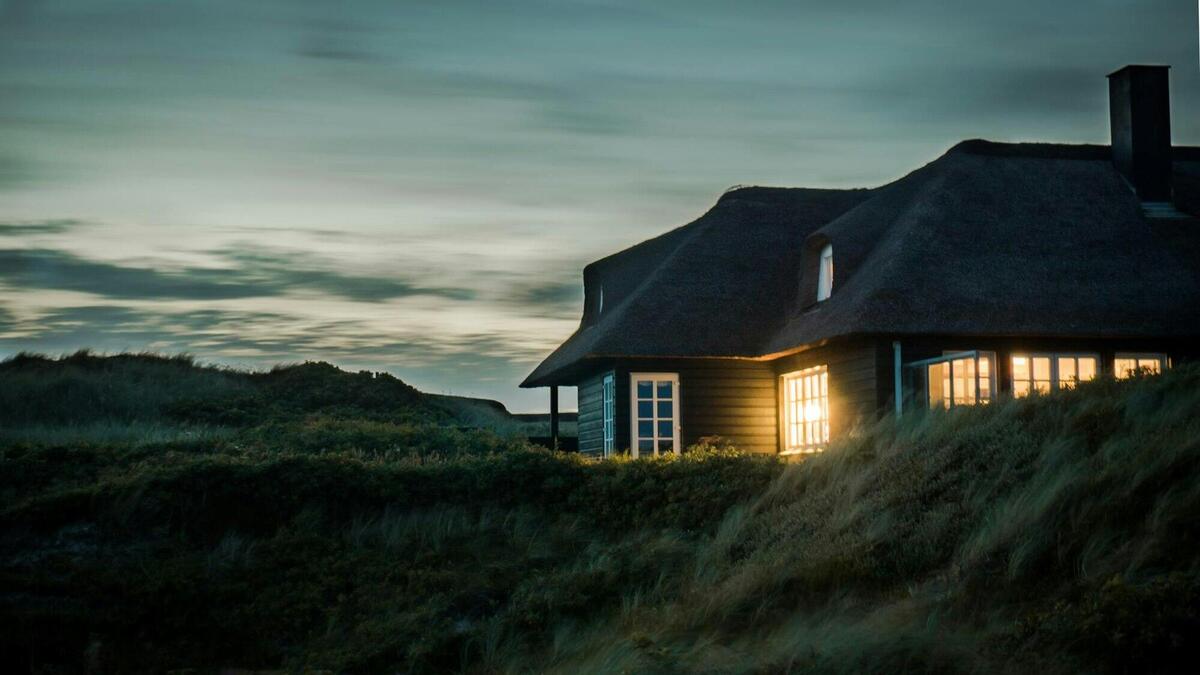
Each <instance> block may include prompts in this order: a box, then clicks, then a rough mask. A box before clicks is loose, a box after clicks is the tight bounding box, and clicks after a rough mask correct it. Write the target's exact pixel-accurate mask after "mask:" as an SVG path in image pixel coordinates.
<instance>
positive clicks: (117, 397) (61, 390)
mask: <svg viewBox="0 0 1200 675" xmlns="http://www.w3.org/2000/svg"><path fill="white" fill-rule="evenodd" d="M484 411H486V413H485V412H484ZM427 426H435V427H458V428H478V429H487V430H490V431H495V432H497V433H500V434H504V435H508V436H512V435H525V436H536V435H543V434H542V432H543V431H544V428H548V423H544V424H542V423H538V422H534V423H529V422H527V421H524V420H522V419H521V418H520V417H519V416H515V415H512V414H510V413H509V412H508V410H506V409H505V408H504V406H503V405H501V404H500V403H499V402H497V401H488V400H483V399H472V398H465V397H457V396H438V395H433V394H425V393H422V392H420V391H418V390H416V389H415V388H413V387H411V386H409V385H407V384H405V383H404V382H402V381H400V380H399V379H397V378H395V377H393V376H392V375H389V374H387V373H372V372H367V371H363V372H358V373H349V372H346V371H343V370H340V369H338V368H336V367H334V366H332V365H330V364H328V363H311V362H310V363H304V364H298V365H290V366H277V367H275V368H273V369H272V370H269V371H266V372H247V371H240V370H233V369H228V368H220V367H214V366H202V365H199V364H197V363H195V362H194V361H193V360H192V358H191V357H189V356H174V357H167V356H158V355H154V354H120V355H115V356H97V355H93V354H91V353H90V352H88V351H81V352H78V353H76V354H73V355H71V356H66V357H63V358H59V359H52V358H46V357H44V356H37V355H28V354H21V355H18V356H17V357H15V358H12V359H9V360H7V361H3V362H0V441H7V442H20V441H39V442H106V441H114V442H132V443H145V442H162V441H169V440H176V439H195V438H198V437H205V438H228V437H231V436H240V437H243V438H244V437H246V436H248V435H249V436H257V437H258V438H260V439H271V438H274V437H275V435H276V434H280V433H282V434H284V435H294V433H291V432H294V431H295V430H296V429H297V428H300V427H303V428H305V429H309V430H312V429H317V430H319V432H320V433H318V434H317V435H316V436H314V435H313V434H310V433H306V438H307V440H308V441H309V442H310V445H311V444H312V442H315V441H316V440H321V439H323V440H328V441H333V442H335V445H337V446H338V447H348V446H352V445H355V444H356V443H360V442H362V441H363V440H364V438H363V437H364V435H375V436H379V437H380V438H378V439H377V441H378V442H376V443H375V445H379V444H380V443H384V444H386V440H387V439H386V436H387V432H389V431H393V432H397V433H399V434H400V436H401V437H403V436H405V434H404V433H403V432H404V430H406V429H412V428H417V427H427ZM256 431H259V432H263V433H254V432H256ZM338 431H344V432H346V433H347V434H348V435H349V438H348V439H346V442H344V443H343V442H341V441H339V439H336V438H333V437H334V436H336V432H338ZM566 431H569V429H564V432H566Z"/></svg>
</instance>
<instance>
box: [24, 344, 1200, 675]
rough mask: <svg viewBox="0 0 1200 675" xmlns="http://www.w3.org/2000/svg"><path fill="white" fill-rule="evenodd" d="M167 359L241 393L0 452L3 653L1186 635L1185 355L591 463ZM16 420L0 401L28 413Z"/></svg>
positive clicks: (229, 661) (28, 659) (69, 659)
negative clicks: (1022, 392)
mask: <svg viewBox="0 0 1200 675" xmlns="http://www.w3.org/2000/svg"><path fill="white" fill-rule="evenodd" d="M189 368H191V369H192V370H200V371H202V374H200V375H196V377H197V378H204V382H206V383H207V384H205V385H204V386H208V387H211V389H210V390H208V391H210V392H213V393H212V396H213V400H225V401H235V400H238V401H240V400H245V401H247V403H246V404H245V405H244V406H242V407H241V408H239V409H240V410H245V411H253V412H254V414H260V412H261V411H262V410H264V409H265V410H269V411H270V414H269V415H268V417H269V419H268V420H267V422H266V423H264V424H247V423H246V422H245V421H244V420H243V421H237V419H233V420H230V418H228V417H227V416H224V415H223V411H222V410H221V409H220V408H219V407H218V406H210V405H204V403H203V401H201V400H199V397H196V398H193V399H191V400H194V401H195V404H194V405H192V406H189V407H188V408H187V409H186V410H185V411H183V412H181V411H180V409H179V408H177V407H174V406H173V405H168V404H164V403H163V402H162V401H163V400H164V397H161V396H158V395H157V394H155V395H152V394H151V393H148V392H145V393H144V394H143V395H144V396H145V401H144V402H143V403H140V404H138V407H135V408H131V407H130V406H129V405H128V404H127V403H124V404H121V405H116V404H112V405H113V408H112V410H113V411H122V410H130V409H133V410H155V411H156V412H155V413H154V414H153V415H148V414H136V415H127V416H126V417H124V418H119V417H118V413H117V412H113V413H110V414H109V415H108V416H107V417H106V416H105V415H92V416H91V417H88V415H87V414H85V413H84V412H82V411H80V414H79V417H78V418H81V419H89V421H90V422H94V423H101V422H104V421H105V420H106V419H109V418H118V419H121V420H122V421H127V422H138V423H145V424H150V423H161V420H163V419H176V418H174V417H171V416H173V415H181V416H182V418H181V419H183V420H185V422H184V423H185V424H191V425H194V426H195V428H197V429H204V430H211V429H225V430H226V431H225V432H223V433H220V434H218V433H211V434H209V435H204V434H203V433H201V434H198V435H195V436H193V437H184V436H177V437H172V438H167V439H165V440H163V439H158V440H151V441H138V442H127V441H124V440H120V439H117V440H106V439H101V440H98V441H97V440H93V441H88V442H84V441H82V440H79V441H70V442H62V441H60V440H58V439H54V438H49V437H48V438H45V439H37V438H33V437H26V438H24V439H22V440H19V441H9V442H8V443H6V444H5V445H4V446H2V447H3V448H4V449H3V450H0V624H2V625H3V626H4V627H5V630H3V631H0V657H3V658H5V659H6V660H7V661H8V662H9V663H10V664H12V665H14V666H15V667H16V669H19V670H21V671H28V670H31V669H32V670H33V671H35V672H50V671H53V672H83V671H86V670H87V669H89V668H91V669H92V671H93V672H146V671H166V670H172V669H196V672H207V671H215V670H216V669H219V668H223V667H237V668H257V669H268V668H282V669H286V670H293V671H300V670H313V669H325V670H329V671H335V672H472V673H493V672H561V673H577V672H662V673H670V672H696V671H699V672H735V673H752V672H754V673H756V672H863V671H867V672H881V673H882V672H887V673H891V672H912V671H917V672H980V671H981V672H1005V671H1007V672H1028V671H1030V670H1033V669H1035V668H1036V669H1037V670H1038V671H1040V672H1044V673H1057V672H1063V673H1066V672H1079V671H1091V672H1131V671H1138V672H1141V671H1157V672H1164V671H1166V672H1171V671H1179V670H1184V669H1186V670H1188V671H1191V670H1192V667H1193V664H1194V663H1195V662H1196V659H1197V657H1200V653H1198V652H1200V641H1198V640H1197V639H1196V638H1197V637H1200V567H1198V566H1200V556H1198V555H1197V552H1198V551H1200V480H1198V478H1200V368H1198V367H1181V368H1177V369H1175V370H1174V371H1171V372H1169V373H1167V374H1165V375H1163V376H1161V377H1152V378H1144V379H1136V380H1133V381H1128V382H1113V381H1097V382H1093V383H1088V384H1085V385H1083V386H1081V387H1080V388H1079V389H1078V390H1075V391H1067V392H1063V393H1061V394H1056V395H1054V396H1049V397H1043V398H1036V399H1026V400H1020V401H1006V402H1002V403H1000V404H997V405H992V406H987V407H980V408H976V409H956V410H954V411H951V412H948V413H937V414H932V415H927V416H909V417H906V418H905V419H904V420H902V421H900V422H895V421H892V420H885V421H883V422H881V423H879V424H878V425H876V426H874V427H873V428H870V429H863V430H861V432H859V433H858V434H856V435H855V436H854V437H853V438H851V439H849V440H847V441H846V442H843V443H841V444H839V445H837V446H835V447H833V448H831V449H830V450H829V451H828V452H826V453H825V454H824V455H821V456H817V457H815V458H813V459H811V460H809V461H806V462H804V463H802V464H797V465H788V466H784V465H782V464H780V463H778V462H776V461H774V460H773V459H769V458H755V457H748V456H741V455H739V454H738V453H736V452H734V451H731V450H728V449H722V448H713V447H709V448H697V449H694V451H693V452H691V453H689V454H687V455H685V456H684V457H682V458H679V459H666V460H636V461H631V460H616V461H610V462H601V463H588V462H585V461H583V460H581V459H579V458H578V457H575V456H571V455H564V454H556V453H551V452H548V451H544V450H540V449H535V448H530V447H527V446H526V445H525V444H524V443H522V442H521V441H520V440H518V439H506V438H503V437H499V436H495V435H494V434H491V433H488V432H483V431H465V430H459V429H455V428H453V427H452V425H447V424H443V423H441V422H439V420H443V419H444V418H443V417H441V415H444V414H446V413H445V411H444V410H443V411H442V412H440V413H439V412H438V411H436V410H434V411H430V410H427V409H426V408H425V407H423V405H424V402H423V401H422V400H421V397H420V395H417V397H416V398H415V399H413V401H414V403H413V405H411V406H410V408H411V409H408V410H401V409H399V407H395V406H391V405H382V404H381V405H379V406H375V407H372V406H371V405H366V404H364V405H362V406H361V409H360V410H355V407H356V406H358V403H357V400H358V398H357V397H360V396H361V397H365V400H371V395H369V394H366V393H361V390H359V391H360V393H357V394H354V395H353V396H354V397H355V399H354V401H353V402H351V403H347V400H348V398H347V397H348V396H349V394H346V393H344V392H339V391H337V390H336V389H331V391H330V393H328V394H319V395H318V394H316V393H314V394H313V399H312V400H311V401H304V402H296V401H295V400H293V399H287V398H286V397H284V396H282V395H280V396H275V397H268V399H267V400H266V401H256V399H255V395H254V393H253V388H251V390H249V391H238V390H237V388H238V387H240V386H242V385H238V384H227V383H222V378H225V377H227V376H228V373H225V372H224V371H215V370H207V369H194V368H192V367H191V366H188V367H187V368H184V367H183V366H182V365H181V369H182V370H183V371H188V370H189ZM3 373H4V371H3V369H2V367H0V385H2V386H0V389H3V390H4V393H3V394H0V395H2V396H4V397H5V399H4V402H5V403H8V402H13V401H20V400H31V399H34V398H36V397H37V396H42V397H44V398H43V400H46V401H48V402H53V401H54V400H55V399H54V398H53V394H52V393H45V392H52V391H53V389H52V387H53V386H55V385H53V381H54V380H53V378H49V379H48V380H47V382H48V384H37V383H33V384H31V383H30V381H29V380H25V381H22V384H21V386H23V387H30V388H31V390H30V391H29V392H27V393H26V394H25V395H22V394H21V393H19V392H16V393H14V389H15V387H14V386H13V385H12V382H13V381H12V380H10V379H8V378H7V376H6V375H4V374H3ZM268 376H269V374H264V375H262V376H254V377H268ZM180 377H181V378H182V377H188V376H187V375H181V376H180ZM238 377H240V376H236V377H234V378H233V380H234V381H235V382H238V381H241V380H238ZM347 377H349V378H355V377H358V376H353V375H347ZM377 379H378V378H373V379H372V380H371V381H372V382H374V381H376V380H377ZM363 381H364V382H365V381H366V380H363ZM58 386H62V385H58ZM113 386H114V387H116V386H118V384H117V383H113ZM179 386H181V387H182V386H183V385H182V384H181V385H179ZM198 386H199V385H198ZM255 386H258V385H255ZM388 386H393V385H388ZM37 387H44V392H42V393H38V392H39V390H38V389H37ZM316 389H317V391H318V392H320V391H321V390H322V388H321V387H320V386H317V387H316ZM139 391H140V390H139ZM346 391H351V390H346ZM397 391H399V390H397ZM64 395H66V396H73V395H75V394H73V393H66V394H64ZM222 397H224V398H222ZM166 398H171V397H166ZM85 400H86V399H85ZM126 400H127V401H128V400H131V399H126ZM172 400H174V399H172ZM256 406H259V407H256ZM264 406H265V407H264ZM25 410H32V408H29V407H27V408H25ZM59 410H61V411H63V412H62V413H55V414H62V417H60V418H58V419H60V420H63V421H67V420H73V419H76V417H73V416H71V415H70V414H68V413H69V411H70V410H71V408H70V407H69V406H63V407H61V408H59ZM2 414H4V415H9V414H10V413H7V412H5V413H2ZM19 414H23V415H26V417H24V418H21V417H16V416H15V415H14V417H6V418H5V421H6V422H7V421H8V420H11V419H31V418H35V417H37V416H36V415H33V414H31V413H28V412H26V413H19ZM197 420H199V421H200V422H198V421H197ZM215 420H220V423H218V422H217V421H215ZM35 421H38V423H43V424H44V422H42V421H41V420H35ZM201 422H202V423H201ZM405 430H406V431H405ZM422 430H423V431H422ZM422 434H426V435H422ZM439 434H443V435H439ZM31 664H32V668H31Z"/></svg>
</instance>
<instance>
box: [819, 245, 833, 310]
mask: <svg viewBox="0 0 1200 675" xmlns="http://www.w3.org/2000/svg"><path fill="white" fill-rule="evenodd" d="M820 265H821V266H820V267H819V268H818V270H817V302H821V301H822V300H828V299H829V296H830V295H832V294H833V244H825V248H823V249H821V262H820Z"/></svg>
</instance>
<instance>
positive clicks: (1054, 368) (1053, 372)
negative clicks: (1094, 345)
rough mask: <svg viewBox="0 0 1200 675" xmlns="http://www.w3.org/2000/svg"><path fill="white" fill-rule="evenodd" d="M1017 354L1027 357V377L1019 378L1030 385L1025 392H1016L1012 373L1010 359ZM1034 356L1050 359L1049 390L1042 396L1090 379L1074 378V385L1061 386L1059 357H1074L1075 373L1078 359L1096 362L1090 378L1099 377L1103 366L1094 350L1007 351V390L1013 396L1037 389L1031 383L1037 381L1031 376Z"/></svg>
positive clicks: (1022, 395)
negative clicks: (1024, 378) (1093, 373)
mask: <svg viewBox="0 0 1200 675" xmlns="http://www.w3.org/2000/svg"><path fill="white" fill-rule="evenodd" d="M1019 356H1023V357H1025V358H1027V359H1029V379H1027V380H1021V381H1022V382H1029V385H1030V386H1029V391H1028V392H1027V393H1025V394H1017V378H1016V375H1015V374H1014V372H1015V369H1014V368H1013V362H1012V360H1013V359H1015V358H1017V357H1019ZM1034 358H1046V359H1049V360H1050V390H1049V391H1047V392H1046V393H1045V394H1040V395H1042V396H1045V395H1046V394H1053V393H1054V392H1056V391H1064V390H1065V389H1074V388H1075V387H1077V386H1079V383H1080V382H1081V381H1082V382H1090V381H1091V380H1078V379H1076V381H1075V384H1074V385H1072V386H1070V387H1063V386H1062V383H1061V382H1060V379H1061V378H1060V376H1059V372H1058V360H1059V359H1075V372H1076V373H1078V372H1079V359H1082V358H1089V359H1092V360H1093V361H1095V362H1096V374H1095V376H1094V377H1093V378H1092V379H1093V380H1094V379H1096V378H1097V377H1100V373H1101V368H1102V367H1103V364H1104V361H1103V360H1101V358H1100V355H1099V354H1097V353H1096V352H1016V351H1014V352H1009V354H1008V384H1009V391H1010V392H1012V395H1013V398H1024V397H1026V396H1032V395H1033V392H1034V391H1037V389H1036V387H1034V386H1033V383H1034V382H1036V381H1037V380H1035V379H1034V378H1033V359H1034ZM1039 393H1040V392H1039Z"/></svg>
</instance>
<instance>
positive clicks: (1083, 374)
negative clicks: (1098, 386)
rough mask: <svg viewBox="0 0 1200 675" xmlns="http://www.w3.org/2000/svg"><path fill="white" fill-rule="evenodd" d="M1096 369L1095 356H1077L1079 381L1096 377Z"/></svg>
mask: <svg viewBox="0 0 1200 675" xmlns="http://www.w3.org/2000/svg"><path fill="white" fill-rule="evenodd" d="M1096 370H1097V368H1096V358H1095V357H1094V356H1081V357H1080V358H1079V381H1080V382H1087V381H1089V380H1094V379H1096Z"/></svg>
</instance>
